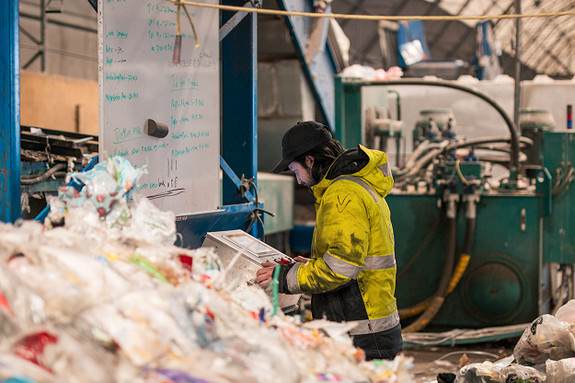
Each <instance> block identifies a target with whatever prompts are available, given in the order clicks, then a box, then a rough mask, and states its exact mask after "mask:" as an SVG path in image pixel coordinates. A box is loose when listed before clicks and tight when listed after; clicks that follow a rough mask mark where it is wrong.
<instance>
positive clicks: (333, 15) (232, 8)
mask: <svg viewBox="0 0 575 383" xmlns="http://www.w3.org/2000/svg"><path fill="white" fill-rule="evenodd" d="M170 1H171V2H172V3H174V4H186V5H191V6H196V7H204V8H215V9H220V10H224V11H236V12H250V13H262V14H268V15H280V16H305V17H316V18H330V19H356V20H389V21H399V20H423V21H425V20H432V21H438V20H445V21H447V20H497V19H521V18H538V17H560V16H575V11H564V12H546V13H537V14H519V15H517V14H510V15H483V16H481V15H469V16H380V15H346V14H341V13H310V12H291V11H281V10H273V9H262V8H247V7H237V6H233V5H220V4H205V3H197V2H195V1H183V0H170Z"/></svg>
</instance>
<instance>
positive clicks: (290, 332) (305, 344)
mask: <svg viewBox="0 0 575 383" xmlns="http://www.w3.org/2000/svg"><path fill="white" fill-rule="evenodd" d="M279 330H280V331H281V334H282V335H283V336H284V338H286V340H287V341H288V342H289V343H290V344H291V345H292V346H294V347H297V348H299V349H300V350H307V349H309V348H314V347H316V346H318V345H319V344H321V338H320V337H317V336H314V334H313V333H309V332H307V331H302V330H301V329H298V328H294V327H291V326H281V327H280V328H279Z"/></svg>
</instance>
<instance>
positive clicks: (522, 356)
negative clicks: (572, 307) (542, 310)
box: [513, 314, 575, 364]
mask: <svg viewBox="0 0 575 383" xmlns="http://www.w3.org/2000/svg"><path fill="white" fill-rule="evenodd" d="M574 350H575V337H574V336H573V334H572V333H571V331H570V330H569V324H568V323H566V322H563V321H560V320H559V319H557V318H555V317H554V316H553V315H549V314H544V315H542V316H540V317H539V318H537V319H536V320H535V321H533V322H532V323H531V325H530V326H529V327H528V328H527V329H525V331H524V332H523V335H521V338H520V339H519V341H518V342H517V345H516V346H515V348H514V350H513V356H514V357H515V360H516V361H517V363H520V364H528V363H531V364H541V363H545V361H546V360H547V359H551V360H559V359H563V358H569V357H572V356H575V351H574Z"/></svg>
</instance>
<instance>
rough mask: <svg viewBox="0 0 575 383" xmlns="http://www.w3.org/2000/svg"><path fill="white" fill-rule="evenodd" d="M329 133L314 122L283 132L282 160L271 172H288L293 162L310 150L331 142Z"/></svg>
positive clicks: (298, 124)
mask: <svg viewBox="0 0 575 383" xmlns="http://www.w3.org/2000/svg"><path fill="white" fill-rule="evenodd" d="M324 128H325V129H324ZM331 138H332V137H331V133H330V131H329V129H327V126H325V125H323V124H320V123H319V122H315V121H304V122H298V123H297V124H295V125H294V126H292V127H291V128H290V130H288V131H287V132H285V134H284V137H283V138H282V157H283V159H282V160H281V161H280V163H279V164H277V165H276V167H275V168H274V169H273V170H272V172H274V173H281V172H285V171H286V170H288V166H289V164H291V163H292V162H293V160H294V159H295V158H296V157H298V156H300V155H302V154H304V153H306V152H308V151H310V150H311V149H313V148H315V147H316V146H319V145H321V144H323V143H326V142H328V141H329V140H331Z"/></svg>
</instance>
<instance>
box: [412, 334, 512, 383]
mask: <svg viewBox="0 0 575 383" xmlns="http://www.w3.org/2000/svg"><path fill="white" fill-rule="evenodd" d="M514 346H515V344H514V343H511V342H508V341H505V342H500V343H480V344H475V345H464V346H454V347H449V346H441V347H413V348H407V349H405V350H404V352H403V353H404V355H406V356H410V357H413V363H414V366H413V368H412V373H413V375H414V378H415V381H416V382H417V383H432V382H436V381H437V374H439V373H442V372H451V373H454V374H457V372H458V371H459V368H460V360H461V358H462V357H463V355H464V354H465V355H466V356H467V358H469V360H470V362H471V363H482V362H486V361H489V362H494V361H496V360H499V359H503V358H505V357H508V356H511V355H512V354H513V348H514Z"/></svg>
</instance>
